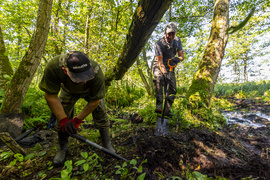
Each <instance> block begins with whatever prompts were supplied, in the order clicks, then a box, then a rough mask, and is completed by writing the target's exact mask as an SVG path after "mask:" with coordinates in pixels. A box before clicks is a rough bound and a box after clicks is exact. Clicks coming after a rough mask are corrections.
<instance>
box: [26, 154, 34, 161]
mask: <svg viewBox="0 0 270 180" xmlns="http://www.w3.org/2000/svg"><path fill="white" fill-rule="evenodd" d="M34 157H35V154H34V153H30V154H27V155H26V156H25V158H24V160H25V161H27V160H28V159H33V158H34Z"/></svg>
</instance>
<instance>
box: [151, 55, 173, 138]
mask: <svg viewBox="0 0 270 180" xmlns="http://www.w3.org/2000/svg"><path fill="white" fill-rule="evenodd" d="M170 61H172V59H169V60H168V66H169V68H170V71H169V74H168V77H167V80H165V85H166V89H165V102H164V106H163V111H162V117H157V121H156V128H155V135H156V136H166V135H167V134H168V132H169V119H168V118H164V113H165V110H166V104H167V101H168V94H169V86H170V84H169V83H168V81H169V80H170V77H171V72H172V71H173V69H174V68H175V67H176V65H177V64H175V65H174V66H171V65H170Z"/></svg>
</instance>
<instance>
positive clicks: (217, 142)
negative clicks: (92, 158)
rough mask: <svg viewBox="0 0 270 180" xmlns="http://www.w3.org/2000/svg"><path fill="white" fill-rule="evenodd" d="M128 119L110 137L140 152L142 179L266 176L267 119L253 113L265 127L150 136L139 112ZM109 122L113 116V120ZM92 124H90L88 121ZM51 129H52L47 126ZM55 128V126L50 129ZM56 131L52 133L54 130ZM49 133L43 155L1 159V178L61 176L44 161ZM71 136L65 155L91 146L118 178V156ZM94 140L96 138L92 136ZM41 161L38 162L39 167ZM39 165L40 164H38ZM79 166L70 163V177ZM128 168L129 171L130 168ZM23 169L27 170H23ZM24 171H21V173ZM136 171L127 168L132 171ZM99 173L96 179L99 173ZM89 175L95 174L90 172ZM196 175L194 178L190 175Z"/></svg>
mask: <svg viewBox="0 0 270 180" xmlns="http://www.w3.org/2000/svg"><path fill="white" fill-rule="evenodd" d="M231 101H232V102H234V103H235V105H236V108H238V109H239V110H240V109H243V108H245V109H246V110H251V109H253V110H260V111H262V112H264V113H268V114H269V112H270V106H269V104H267V103H262V102H260V101H258V100H237V99H231ZM124 118H126V119H127V120H128V121H130V122H133V124H132V126H134V129H133V132H122V133H121V134H119V135H117V136H115V137H113V138H112V141H113V144H114V146H115V147H116V149H117V151H118V153H119V155H121V156H123V157H125V158H126V159H129V160H131V159H134V158H136V157H139V158H138V159H137V160H138V164H140V163H142V162H143V161H144V160H147V162H144V163H143V164H142V166H143V172H145V173H146V176H145V179H149V180H157V179H180V178H182V179H186V177H191V173H192V172H194V171H197V172H200V173H201V174H204V175H207V177H208V178H211V177H213V179H217V178H218V177H223V178H226V179H233V180H234V179H236V180H237V179H243V178H248V179H264V180H267V179H270V138H269V137H270V126H269V121H265V120H263V119H259V118H257V117H256V116H254V117H253V118H254V121H258V122H261V123H263V124H265V127H260V128H252V127H245V126H242V125H226V126H224V127H223V128H222V129H221V130H220V131H219V132H212V131H209V130H207V129H202V128H194V129H191V130H183V131H181V132H176V130H175V129H173V128H172V129H171V131H170V134H169V135H168V136H166V137H163V136H155V135H154V128H152V127H151V128H148V127H144V126H142V125H141V124H142V123H141V122H143V118H142V117H140V116H138V115H136V114H135V115H131V116H130V117H124ZM113 123H114V122H113ZM88 128H92V127H88ZM50 133H52V132H50ZM53 133H54V132H53ZM54 135H55V134H54ZM54 135H53V134H47V135H45V136H47V139H48V140H49V141H51V143H49V144H48V143H45V144H42V143H40V144H41V147H42V148H41V150H40V151H46V155H45V156H41V157H37V158H35V159H34V160H32V161H31V163H28V164H27V162H25V163H22V165H21V167H19V168H18V165H17V166H16V167H9V166H7V162H8V161H6V162H5V163H6V164H5V163H4V162H0V172H1V177H0V179H19V178H21V179H41V178H40V177H41V175H40V174H39V173H40V172H41V170H42V172H43V173H44V174H46V176H45V175H43V177H44V178H43V179H50V178H51V177H60V173H61V171H62V168H61V167H58V168H56V167H51V165H50V164H49V163H48V162H50V161H52V158H53V156H54V153H55V152H56V148H55V146H56V144H57V143H56V139H55V138H53V139H50V138H51V137H55V136H54ZM75 141H76V140H72V145H71V147H70V151H69V155H68V159H72V160H74V159H78V158H79V154H80V152H82V151H90V152H91V151H94V152H96V153H97V154H98V155H99V156H100V157H105V158H104V160H103V161H102V162H100V163H101V164H102V170H101V172H102V173H103V174H106V175H107V177H110V178H111V179H120V176H119V175H116V174H115V172H116V169H115V166H116V165H122V163H123V162H122V161H118V160H115V159H114V158H109V157H107V156H106V155H105V154H104V153H103V152H101V151H100V150H96V149H94V148H89V146H87V145H85V144H83V143H80V142H78V141H76V142H75ZM97 143H100V142H99V141H97ZM42 166H43V167H42ZM42 168H43V169H42ZM79 170H80V169H79V168H74V169H73V173H74V176H73V177H78V179H82V177H81V176H79V175H78V176H75V173H76V171H79ZM132 171H134V170H130V174H132ZM26 172H29V173H30V172H31V173H30V174H29V175H26ZM23 174H24V175H23ZM138 175H140V173H137V174H132V177H137V176H138ZM103 178H104V177H102V176H99V177H97V178H96V179H103ZM93 179H94V178H93ZM194 179H196V178H194Z"/></svg>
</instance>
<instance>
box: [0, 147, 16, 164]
mask: <svg viewBox="0 0 270 180" xmlns="http://www.w3.org/2000/svg"><path fill="white" fill-rule="evenodd" d="M0 153H1V154H0V162H1V161H4V162H5V161H7V160H9V159H10V158H11V157H12V156H13V154H14V153H13V152H12V151H3V150H2V149H0Z"/></svg>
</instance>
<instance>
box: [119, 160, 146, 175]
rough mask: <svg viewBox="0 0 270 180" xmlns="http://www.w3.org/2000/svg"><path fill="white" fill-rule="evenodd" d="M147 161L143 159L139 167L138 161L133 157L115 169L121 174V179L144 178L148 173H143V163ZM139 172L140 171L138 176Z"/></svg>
mask: <svg viewBox="0 0 270 180" xmlns="http://www.w3.org/2000/svg"><path fill="white" fill-rule="evenodd" d="M146 162H147V160H144V161H142V162H141V164H140V165H139V167H136V165H137V163H138V162H137V160H136V159H132V160H130V161H129V162H124V163H123V164H122V166H115V168H116V169H117V170H116V171H115V174H117V175H119V176H120V179H127V178H129V179H131V180H133V179H136V180H144V178H145V175H146V174H145V173H143V168H142V164H143V163H146ZM137 173H140V175H139V176H138V177H137Z"/></svg>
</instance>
